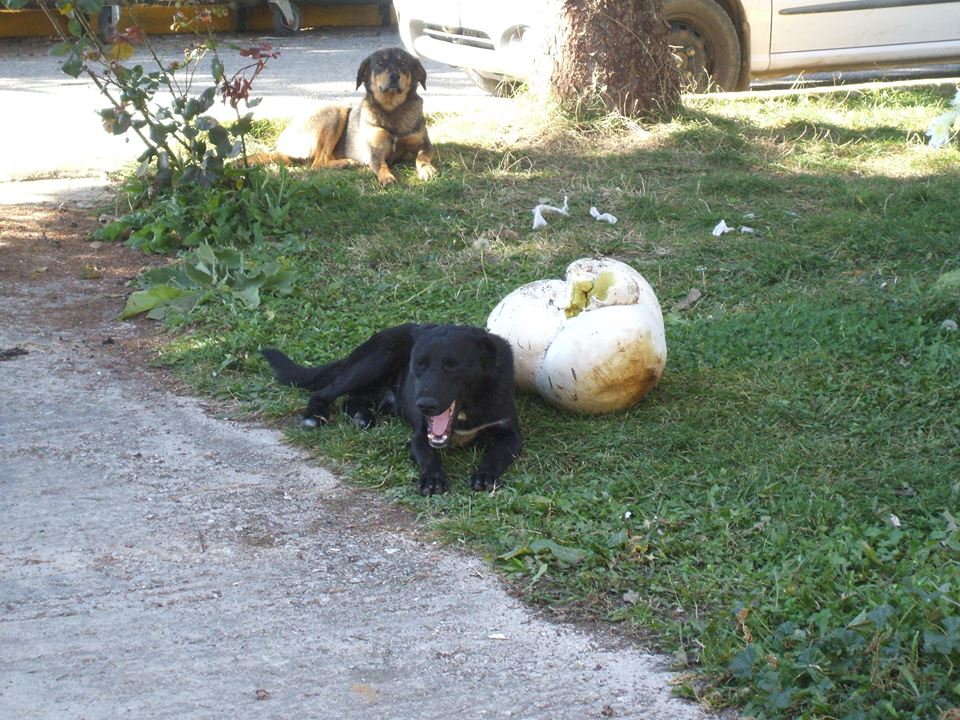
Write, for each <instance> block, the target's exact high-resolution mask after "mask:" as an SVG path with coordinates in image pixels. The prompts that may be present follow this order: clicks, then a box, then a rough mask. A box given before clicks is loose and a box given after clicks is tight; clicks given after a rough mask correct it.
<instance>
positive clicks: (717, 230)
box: [713, 220, 757, 237]
mask: <svg viewBox="0 0 960 720" xmlns="http://www.w3.org/2000/svg"><path fill="white" fill-rule="evenodd" d="M734 230H739V231H740V234H741V235H753V234H754V233H756V232H757V231H756V230H755V229H753V228H752V227H747V226H746V225H741V226H740V227H738V228H732V227H730V226H729V225H727V221H726V220H721V221H720V222H718V223H717V225H716V227H714V228H713V236H714V237H720V236H721V235H726V234H727V233H728V232H733V231H734Z"/></svg>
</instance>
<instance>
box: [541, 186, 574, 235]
mask: <svg viewBox="0 0 960 720" xmlns="http://www.w3.org/2000/svg"><path fill="white" fill-rule="evenodd" d="M545 212H555V213H559V214H560V215H567V216H569V215H570V212H569V210H568V205H567V196H566V195H564V196H563V207H554V206H553V205H544V204H543V203H540V204H539V205H537V206H536V207H535V208H534V209H533V229H534V230H536V229H537V228H542V227H543V226H544V225H546V224H547V221H546V220H545V219H544V217H543V214H544V213H545Z"/></svg>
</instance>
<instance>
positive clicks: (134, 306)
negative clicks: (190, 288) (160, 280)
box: [119, 285, 183, 320]
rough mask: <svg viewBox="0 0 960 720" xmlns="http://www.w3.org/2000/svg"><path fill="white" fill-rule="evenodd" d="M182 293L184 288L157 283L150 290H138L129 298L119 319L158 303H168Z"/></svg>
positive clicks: (146, 309) (129, 316) (151, 307)
mask: <svg viewBox="0 0 960 720" xmlns="http://www.w3.org/2000/svg"><path fill="white" fill-rule="evenodd" d="M182 294H183V291H182V290H180V289H179V288H175V287H172V286H170V285H157V286H156V287H152V288H150V289H149V290H138V291H137V292H135V293H132V294H131V295H130V297H129V298H127V305H126V307H125V308H124V309H123V312H122V313H120V316H119V319H120V320H126V319H127V318H131V317H134V316H135V315H140V314H141V313H145V312H147V311H148V310H152V309H153V308H155V307H157V306H158V305H163V304H165V303H168V302H170V301H171V300H173V299H174V298H177V297H179V296H180V295H182Z"/></svg>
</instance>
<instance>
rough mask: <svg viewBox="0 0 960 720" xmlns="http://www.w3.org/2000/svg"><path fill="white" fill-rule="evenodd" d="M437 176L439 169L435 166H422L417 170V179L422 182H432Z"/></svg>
mask: <svg viewBox="0 0 960 720" xmlns="http://www.w3.org/2000/svg"><path fill="white" fill-rule="evenodd" d="M436 174H437V169H436V168H435V167H434V166H433V165H421V166H420V167H418V168H417V177H418V178H420V179H421V180H430V179H432V178H433V177H435V176H436Z"/></svg>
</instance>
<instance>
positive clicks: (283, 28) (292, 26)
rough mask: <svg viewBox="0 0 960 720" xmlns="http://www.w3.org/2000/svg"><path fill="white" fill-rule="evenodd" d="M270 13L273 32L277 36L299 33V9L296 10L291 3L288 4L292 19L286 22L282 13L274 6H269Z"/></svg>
mask: <svg viewBox="0 0 960 720" xmlns="http://www.w3.org/2000/svg"><path fill="white" fill-rule="evenodd" d="M270 11H271V14H272V15H273V31H274V32H275V33H277V35H296V34H297V33H298V32H300V23H301V22H302V20H301V18H300V8H298V7H297V6H296V5H294V4H293V3H290V14H291V15H292V17H291V18H290V19H289V20H287V18H286V17H284V15H283V11H282V10H281V9H280V8H278V7H277V6H276V5H274V4H272V3H271V5H270Z"/></svg>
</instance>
